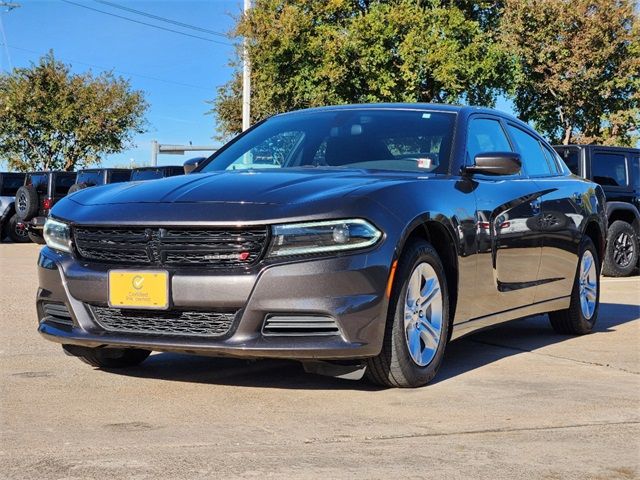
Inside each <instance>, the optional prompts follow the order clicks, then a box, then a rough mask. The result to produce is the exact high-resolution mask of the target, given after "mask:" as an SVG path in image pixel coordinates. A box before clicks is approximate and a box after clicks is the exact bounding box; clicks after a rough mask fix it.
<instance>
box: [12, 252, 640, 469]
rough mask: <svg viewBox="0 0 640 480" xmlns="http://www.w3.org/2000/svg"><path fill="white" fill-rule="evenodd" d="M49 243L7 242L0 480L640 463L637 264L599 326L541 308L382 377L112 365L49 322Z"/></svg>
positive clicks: (174, 360) (176, 364) (608, 288)
mask: <svg viewBox="0 0 640 480" xmlns="http://www.w3.org/2000/svg"><path fill="white" fill-rule="evenodd" d="M37 252H38V247H37V246H36V245H30V244H29V245H12V244H0V325H1V326H2V332H3V333H2V343H1V344H0V358H1V361H0V377H1V381H0V389H1V390H0V478H12V479H14V478H15V479H30V478H33V479H48V478H64V479H91V478H133V479H160V478H166V479H195V478H279V479H280V478H353V477H355V476H356V475H358V476H359V477H361V478H385V479H387V478H396V477H399V476H402V477H404V478H447V479H456V478H461V479H462V478H491V479H498V478H505V479H506V478H508V479H513V478H531V479H538V478H539V479H574V478H575V479H581V480H582V479H586V478H593V479H629V478H640V306H639V305H640V278H638V277H635V278H633V279H605V280H604V282H603V286H604V288H603V294H602V306H601V311H600V318H599V322H598V325H597V328H596V332H595V333H594V334H592V335H588V336H584V337H579V338H576V337H567V336H561V335H556V334H554V333H553V331H552V330H551V329H550V327H549V326H548V322H547V319H546V317H535V318H531V319H527V320H522V321H517V322H512V323H511V324H508V325H505V326H502V327H500V328H497V329H494V330H491V331H487V332H482V333H479V334H476V335H473V336H471V337H467V338H465V339H462V340H458V341H456V342H453V343H452V344H451V345H449V348H448V351H447V356H446V358H445V364H444V367H443V369H442V370H441V372H440V374H439V376H438V378H437V381H436V383H434V384H432V385H430V386H428V387H425V388H421V389H416V390H394V389H391V390H382V389H378V388H375V387H373V386H370V385H368V384H366V383H363V382H352V381H347V380H336V379H331V378H326V377H320V376H315V375H310V374H305V373H304V372H303V370H302V368H301V366H299V365H298V364H297V363H293V362H279V361H258V362H253V363H249V362H245V361H240V360H229V359H215V358H202V357H190V356H184V355H173V354H155V355H152V356H151V357H150V358H149V360H147V362H145V363H144V364H143V365H142V366H141V367H138V368H135V369H132V370H129V371H126V372H122V373H109V372H104V371H99V370H94V369H92V368H91V367H89V366H88V365H85V364H83V363H81V362H80V361H78V360H76V359H73V358H70V357H67V356H65V355H64V354H63V353H62V351H61V349H60V347H59V346H58V345H56V344H53V343H49V342H46V341H45V340H43V339H41V338H40V336H39V335H38V334H37V333H36V318H35V307H34V301H33V299H34V295H35V289H36V286H37V279H36V273H35V262H36V258H37Z"/></svg>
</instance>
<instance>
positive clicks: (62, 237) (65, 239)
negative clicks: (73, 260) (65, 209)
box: [42, 218, 71, 253]
mask: <svg viewBox="0 0 640 480" xmlns="http://www.w3.org/2000/svg"><path fill="white" fill-rule="evenodd" d="M42 233H43V235H44V240H45V242H47V246H49V247H51V248H54V249H56V250H60V251H62V252H68V253H71V229H70V228H69V225H67V224H66V223H62V222H59V221H58V220H54V219H53V218H47V221H46V222H44V230H43V232H42Z"/></svg>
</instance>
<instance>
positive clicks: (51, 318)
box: [42, 303, 73, 326]
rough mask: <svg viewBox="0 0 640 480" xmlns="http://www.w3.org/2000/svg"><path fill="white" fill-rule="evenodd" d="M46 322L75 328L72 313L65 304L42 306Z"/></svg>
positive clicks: (46, 304)
mask: <svg viewBox="0 0 640 480" xmlns="http://www.w3.org/2000/svg"><path fill="white" fill-rule="evenodd" d="M42 311H43V312H44V315H45V318H44V321H46V322H53V323H60V324H62V325H67V326H73V320H72V319H71V313H69V309H68V308H67V306H66V305H65V304H63V303H45V304H44V305H42Z"/></svg>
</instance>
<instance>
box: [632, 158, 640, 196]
mask: <svg viewBox="0 0 640 480" xmlns="http://www.w3.org/2000/svg"><path fill="white" fill-rule="evenodd" d="M631 176H632V177H633V186H634V187H635V188H636V190H640V157H633V160H632V161H631Z"/></svg>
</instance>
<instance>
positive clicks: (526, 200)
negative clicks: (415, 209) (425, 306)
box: [467, 116, 543, 318]
mask: <svg viewBox="0 0 640 480" xmlns="http://www.w3.org/2000/svg"><path fill="white" fill-rule="evenodd" d="M501 151H502V152H504V151H514V147H513V146H512V144H511V143H510V141H509V140H508V138H507V135H506V133H505V129H504V126H503V124H502V122H501V121H500V120H499V119H497V118H492V117H489V116H474V117H472V118H471V120H470V122H469V127H468V132H467V163H468V164H471V163H473V159H474V158H475V156H476V155H477V154H479V153H483V152H501ZM472 182H473V183H474V192H475V195H476V205H477V210H476V215H477V229H478V235H477V241H478V263H477V265H478V269H477V272H478V273H477V286H476V293H477V295H476V307H477V308H476V315H475V317H476V318H479V317H483V316H485V315H490V314H492V313H497V312H501V311H506V310H511V309H513V308H518V307H522V306H526V305H529V304H531V303H533V301H534V295H535V287H536V284H537V280H538V268H539V266H540V258H541V251H542V241H543V236H542V232H540V231H539V230H538V229H537V225H538V222H537V219H538V217H539V216H540V214H541V208H542V205H541V203H540V198H539V197H540V193H541V192H540V189H539V187H538V185H537V184H536V183H535V182H534V181H531V180H530V179H528V178H527V177H526V176H525V175H523V174H518V175H514V176H508V177H505V176H499V177H498V176H490V175H474V177H473V180H472Z"/></svg>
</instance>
